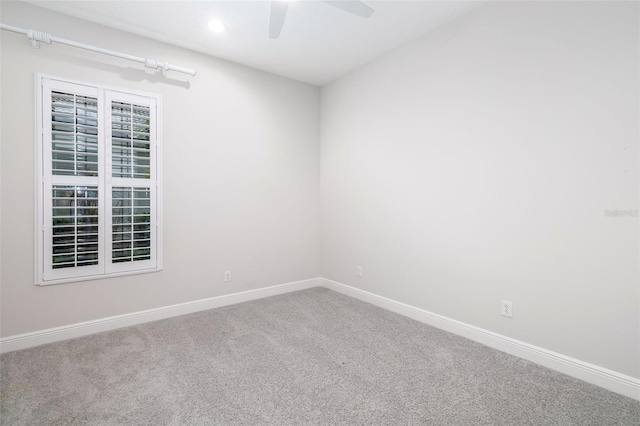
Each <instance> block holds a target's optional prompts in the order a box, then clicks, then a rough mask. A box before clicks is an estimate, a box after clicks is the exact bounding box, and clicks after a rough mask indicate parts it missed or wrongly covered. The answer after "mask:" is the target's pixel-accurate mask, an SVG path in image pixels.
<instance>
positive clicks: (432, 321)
mask: <svg viewBox="0 0 640 426" xmlns="http://www.w3.org/2000/svg"><path fill="white" fill-rule="evenodd" d="M320 281H321V283H322V284H321V285H322V286H323V287H326V288H328V289H330V290H334V291H337V292H338V293H342V294H345V295H347V296H350V297H353V298H355V299H359V300H362V301H364V302H368V303H371V304H372V305H375V306H379V307H381V308H384V309H387V310H389V311H392V312H395V313H398V314H400V315H403V316H406V317H409V318H412V319H414V320H417V321H420V322H423V323H425V324H429V325H432V326H434V327H437V328H440V329H442V330H446V331H448V332H451V333H454V334H457V335H459V336H463V337H466V338H468V339H471V340H473V341H476V342H478V343H482V344H484V345H486V346H489V347H491V348H494V349H498V350H500V351H502V352H506V353H508V354H511V355H515V356H517V357H520V358H523V359H526V360H527V361H531V362H533V363H536V364H539V365H542V366H545V367H547V368H551V369H553V370H556V371H559V372H561V373H564V374H566V375H568V376H572V377H575V378H577V379H580V380H583V381H585V382H588V383H592V384H594V385H597V386H600V387H603V388H605V389H608V390H610V391H613V392H616V393H619V394H622V395H625V396H628V397H630V398H633V399H636V400H640V380H639V379H636V378H634V377H631V376H627V375H624V374H621V373H618V372H615V371H612V370H609V369H606V368H603V367H599V366H597V365H594V364H590V363H587V362H584V361H580V360H578V359H575V358H571V357H568V356H566V355H562V354H559V353H557V352H553V351H550V350H547V349H544V348H540V347H538V346H534V345H531V344H529V343H525V342H522V341H519V340H516V339H512V338H510V337H507V336H503V335H501V334H498V333H494V332H491V331H488V330H485V329H482V328H479V327H475V326H473V325H469V324H466V323H464V322H461V321H456V320H454V319H451V318H448V317H445V316H442V315H438V314H434V313H432V312H429V311H426V310H424V309H420V308H416V307H415V306H411V305H407V304H405V303H401V302H397V301H395V300H392V299H388V298H386V297H383V296H378V295H377V294H374V293H370V292H368V291H364V290H360V289H358V288H355V287H351V286H348V285H346V284H342V283H339V282H336V281H332V280H328V279H324V278H323V279H321V280H320Z"/></svg>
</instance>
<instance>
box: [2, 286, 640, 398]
mask: <svg viewBox="0 0 640 426" xmlns="http://www.w3.org/2000/svg"><path fill="white" fill-rule="evenodd" d="M317 286H322V287H326V288H328V289H330V290H333V291H336V292H338V293H342V294H345V295H347V296H350V297H353V298H355V299H359V300H362V301H364V302H368V303H371V304H372V305H376V306H379V307H381V308H384V309H387V310H389V311H392V312H395V313H398V314H400V315H404V316H406V317H409V318H412V319H414V320H417V321H420V322H423V323H425V324H429V325H432V326H434V327H438V328H440V329H442V330H446V331H448V332H451V333H454V334H457V335H460V336H463V337H466V338H468V339H471V340H474V341H476V342H478V343H482V344H484V345H487V346H489V347H492V348H494V349H498V350H500V351H503V352H506V353H508V354H511V355H515V356H517V357H520V358H523V359H526V360H528V361H531V362H534V363H536V364H540V365H543V366H545V367H547V368H551V369H553V370H556V371H559V372H561V373H564V374H567V375H569V376H572V377H575V378H577V379H580V380H584V381H585V382H588V383H592V384H594V385H597V386H600V387H603V388H605V389H608V390H610V391H613V392H616V393H619V394H622V395H625V396H628V397H630V398H633V399H636V400H640V380H639V379H636V378H634V377H631V376H627V375H624V374H621V373H618V372H615V371H612V370H609V369H606V368H603V367H599V366H597V365H594V364H590V363H587V362H584V361H580V360H578V359H575V358H571V357H568V356H566V355H562V354H559V353H557V352H553V351H550V350H547V349H544V348H540V347H538V346H534V345H531V344H529V343H525V342H522V341H519V340H516V339H512V338H510V337H507V336H503V335H501V334H498V333H494V332H491V331H488V330H485V329H482V328H479V327H475V326H473V325H470V324H466V323H463V322H461V321H456V320H454V319H451V318H448V317H445V316H443V315H438V314H434V313H432V312H429V311H426V310H424V309H420V308H417V307H415V306H411V305H408V304H406V303H402V302H398V301H395V300H392V299H389V298H386V297H383V296H378V295H377V294H374V293H370V292H368V291H364V290H360V289H358V288H355V287H351V286H348V285H346V284H342V283H339V282H336V281H332V280H328V279H324V278H313V279H308V280H303V281H296V282H292V283H287V284H280V285H275V286H271V287H265V288H260V289H256V290H248V291H243V292H240V293H233V294H227V295H223V296H216V297H210V298H207V299H201V300H195V301H192V302H186V303H180V304H177V305H171V306H164V307H161V308H156V309H149V310H146V311H139V312H133V313H130V314H125V315H118V316H113V317H108V318H101V319H98V320H93V321H87V322H82V323H77V324H71V325H67V326H63V327H56V328H50V329H46V330H40V331H36V332H32V333H25V334H20V335H15V336H9V337H5V338H2V339H0V353H5V352H11V351H16V350H20V349H26V348H30V347H34V346H39V345H44V344H46V343H53V342H58V341H61V340H67V339H73V338H76V337H82V336H87V335H90V334H95V333H100V332H103V331H108V330H114V329H117V328H122V327H128V326H132V325H136V324H143V323H146V322H151V321H157V320H161V319H165V318H171V317H176V316H180V315H185V314H190V313H194V312H200V311H204V310H208V309H214V308H219V307H222V306H229V305H235V304H237V303H242V302H248V301H251V300H256V299H262V298H265V297H269V296H276V295H279V294H285V293H290V292H292V291H298V290H305V289H308V288H312V287H317Z"/></svg>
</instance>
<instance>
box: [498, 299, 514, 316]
mask: <svg viewBox="0 0 640 426" xmlns="http://www.w3.org/2000/svg"><path fill="white" fill-rule="evenodd" d="M500 315H502V316H503V317H509V318H513V305H512V304H511V302H509V301H508V300H501V301H500Z"/></svg>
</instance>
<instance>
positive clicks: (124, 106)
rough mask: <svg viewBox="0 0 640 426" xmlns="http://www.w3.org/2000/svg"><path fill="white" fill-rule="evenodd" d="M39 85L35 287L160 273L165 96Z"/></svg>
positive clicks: (56, 82)
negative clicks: (161, 108) (162, 119)
mask: <svg viewBox="0 0 640 426" xmlns="http://www.w3.org/2000/svg"><path fill="white" fill-rule="evenodd" d="M38 82H39V87H38V89H39V90H38V127H39V131H38V147H37V149H38V167H37V168H38V190H37V214H36V220H37V227H36V229H37V230H38V232H37V246H38V255H37V256H36V258H37V261H36V262H37V265H36V274H37V275H36V284H39V285H47V284H57V283H62V282H69V281H79V280H86V279H96V278H102V277H109V276H116V275H124V274H131V273H142V272H151V271H158V270H160V269H161V268H162V245H161V243H162V221H161V196H162V192H161V174H160V166H161V164H162V161H161V157H160V156H161V149H160V131H159V130H160V126H159V124H160V123H159V121H160V120H159V117H160V114H159V109H160V99H159V96H157V95H149V94H141V93H130V92H126V91H121V90H115V89H108V88H105V87H99V86H94V85H86V84H78V83H73V82H69V81H64V80H61V79H57V78H53V77H45V76H39V77H38Z"/></svg>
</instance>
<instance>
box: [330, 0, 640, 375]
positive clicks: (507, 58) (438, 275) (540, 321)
mask: <svg viewBox="0 0 640 426" xmlns="http://www.w3.org/2000/svg"><path fill="white" fill-rule="evenodd" d="M638 48H639V45H638V3H637V2H625V3H614V2H592V3H575V2H535V3H522V2H499V3H496V4H488V5H485V6H483V7H480V8H479V9H477V10H476V11H474V12H472V13H471V14H469V15H466V16H464V17H462V18H460V19H458V20H456V21H454V22H452V23H450V24H448V25H446V26H444V27H441V28H440V29H438V30H437V31H435V32H433V33H431V34H430V35H427V36H426V37H424V38H422V39H420V40H418V41H416V42H413V43H411V44H409V45H407V46H405V47H403V48H401V49H399V50H397V51H395V52H393V53H392V54H390V55H388V56H386V57H384V58H382V59H379V60H377V61H375V62H373V63H371V64H370V65H368V66H366V67H364V68H363V69H360V70H358V71H357V72H354V73H352V74H350V75H348V76H346V77H344V78H342V79H340V80H338V81H336V82H334V83H333V84H330V85H329V86H326V87H324V88H323V89H322V106H321V116H322V120H321V200H322V208H321V210H322V213H321V223H322V227H321V236H322V272H323V276H324V277H326V278H329V279H333V280H336V281H339V282H343V283H345V284H349V285H352V286H355V287H358V288H361V289H364V290H367V291H371V292H373V293H376V294H379V295H382V296H386V297H389V298H392V299H395V300H398V301H401V302H405V303H409V304H411V305H414V306H417V307H420V308H423V309H426V310H429V311H431V312H435V313H438V314H442V315H445V316H448V317H451V318H454V319H457V320H460V321H463V322H466V323H469V324H473V325H475V326H478V327H482V328H484V329H488V330H491V331H494V332H497V333H500V334H503V335H507V336H510V337H513V338H516V339H518V340H521V341H525V342H528V343H531V344H534V345H537V346H540V347H543V348H546V349H549V350H552V351H556V352H559V353H562V354H565V355H568V356H571V357H574V358H577V359H580V360H582V361H586V362H591V363H594V364H596V365H599V366H602V367H606V368H610V369H612V370H615V371H618V372H621V373H624V374H627V375H630V376H633V377H640V350H639V348H640V328H639V325H640V284H639V270H638V266H639V265H638V259H639V240H638V232H639V227H638V218H637V217H620V218H612V217H606V216H605V212H604V211H605V210H607V209H638V204H639V202H638V197H639V185H638V176H639V175H638V140H639V122H638V117H639V107H638V99H639V71H640V70H639V69H638V59H639V56H638ZM356 265H362V266H363V268H364V277H362V278H356V277H355V271H356ZM500 299H507V300H511V301H512V302H513V311H514V318H513V319H507V318H504V317H501V316H500V315H499V302H500Z"/></svg>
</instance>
